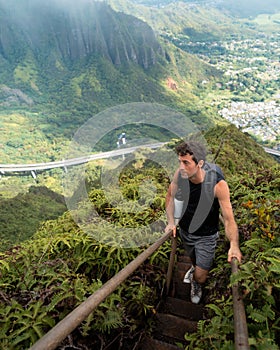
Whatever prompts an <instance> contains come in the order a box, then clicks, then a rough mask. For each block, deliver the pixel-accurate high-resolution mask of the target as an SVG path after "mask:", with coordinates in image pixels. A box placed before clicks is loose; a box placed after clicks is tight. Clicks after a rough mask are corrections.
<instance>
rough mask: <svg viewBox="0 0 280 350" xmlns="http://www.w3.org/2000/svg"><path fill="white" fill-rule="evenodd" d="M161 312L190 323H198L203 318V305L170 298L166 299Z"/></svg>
mask: <svg viewBox="0 0 280 350" xmlns="http://www.w3.org/2000/svg"><path fill="white" fill-rule="evenodd" d="M161 312H163V313H166V314H172V315H175V316H179V317H183V318H185V319H188V320H191V321H199V320H201V319H203V318H204V317H203V314H204V307H203V305H199V304H193V303H192V302H189V301H185V300H182V299H177V298H171V297H167V298H166V300H165V303H164V304H163V306H162V310H161Z"/></svg>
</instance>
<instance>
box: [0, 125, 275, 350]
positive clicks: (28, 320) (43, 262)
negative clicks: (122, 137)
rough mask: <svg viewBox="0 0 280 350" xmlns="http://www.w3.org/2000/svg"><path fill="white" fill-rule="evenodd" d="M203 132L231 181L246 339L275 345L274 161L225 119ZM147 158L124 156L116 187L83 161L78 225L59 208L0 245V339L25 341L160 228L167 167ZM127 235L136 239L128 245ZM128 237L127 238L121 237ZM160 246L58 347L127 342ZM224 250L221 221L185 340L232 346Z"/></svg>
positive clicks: (9, 344) (141, 324)
mask: <svg viewBox="0 0 280 350" xmlns="http://www.w3.org/2000/svg"><path fill="white" fill-rule="evenodd" d="M205 139H206V140H207V143H208V146H209V149H210V151H211V155H212V156H211V157H212V160H213V159H215V161H216V162H217V164H219V165H220V166H221V167H222V169H223V171H224V172H225V174H226V178H227V180H228V183H229V185H230V189H231V195H232V203H233V207H234V212H235V216H236V220H237V222H238V226H239V230H240V244H241V250H242V253H243V256H244V262H243V264H242V265H241V266H240V272H239V273H238V274H237V276H236V277H235V280H234V281H236V280H238V281H239V282H240V283H241V285H242V293H243V297H244V303H245V307H246V313H247V321H248V327H249V336H250V344H251V346H252V348H254V349H267V348H270V349H278V347H279V345H280V344H279V327H278V324H279V320H280V315H279V293H280V286H279V266H280V261H279V235H278V232H279V215H280V213H279V192H280V186H279V178H280V177H279V164H278V163H277V162H276V161H275V160H273V158H271V157H270V156H269V155H267V154H266V153H265V152H264V151H263V150H262V148H261V147H260V146H258V145H257V144H256V143H255V142H254V141H253V140H252V139H251V138H250V137H249V136H248V135H245V134H243V133H241V132H240V131H238V129H236V128H235V127H232V126H230V127H216V128H214V129H211V130H210V131H208V132H207V133H206V134H205ZM173 147H174V142H172V143H170V144H169V145H167V146H165V147H164V148H163V149H162V150H160V151H157V160H158V162H160V158H161V157H163V158H164V157H166V154H167V153H166V152H169V149H172V148H173ZM152 158H153V157H152V155H151V153H149V152H148V151H145V152H140V154H139V153H135V154H134V155H133V156H130V158H129V162H128V163H127V166H126V167H125V168H124V169H123V170H122V171H121V172H120V175H119V181H118V184H117V186H118V188H115V187H114V186H115V184H112V188H111V187H109V188H106V189H104V188H103V186H102V181H101V178H100V176H101V169H100V165H94V164H93V165H91V166H89V167H88V170H87V185H86V186H87V189H88V196H89V199H90V202H91V203H92V204H93V205H94V207H95V210H96V212H97V213H98V217H96V216H93V217H92V216H88V213H89V210H88V203H83V202H81V203H80V204H79V215H80V216H83V218H82V219H83V220H82V222H83V223H85V222H86V223H87V226H84V229H83V225H80V222H81V221H80V222H79V221H77V220H76V219H75V221H74V220H73V218H72V216H71V214H70V212H65V213H64V214H63V215H62V216H60V217H59V218H58V219H56V220H49V221H46V222H45V223H43V224H42V225H41V226H40V228H39V229H38V230H37V231H36V233H34V235H33V236H32V238H31V239H27V240H26V241H24V242H18V244H17V245H16V246H12V247H11V248H10V249H8V250H6V251H5V250H3V251H2V253H1V260H0V266H1V272H0V273H1V282H0V283H1V295H0V298H1V314H2V315H4V318H2V319H1V321H0V322H1V331H0V344H1V347H2V348H3V349H22V348H27V347H29V346H30V345H31V344H33V343H34V342H35V341H36V340H37V339H38V338H40V337H41V336H42V335H43V334H44V333H45V332H47V331H48V330H49V329H50V328H51V327H53V326H54V325H55V324H56V323H57V322H58V321H59V320H60V319H62V318H63V317H64V316H65V315H66V314H67V313H69V312H70V311H71V310H72V309H73V308H74V307H75V306H77V305H78V304H79V303H81V302H82V301H84V300H85V298H86V297H88V296H89V295H90V294H91V293H93V292H94V291H95V290H96V289H98V288H100V286H102V284H103V283H105V282H106V281H107V280H108V279H109V278H111V277H112V276H113V275H114V274H115V273H116V272H118V271H119V270H120V269H121V268H123V267H124V266H125V265H126V264H127V263H129V262H130V261H131V260H133V259H134V258H135V257H136V256H137V255H138V254H139V253H140V252H141V251H142V250H143V249H144V248H145V247H146V246H147V243H148V242H149V241H150V240H155V239H156V238H157V237H159V236H160V235H161V234H162V232H163V228H164V225H165V215H164V198H165V193H166V189H167V186H168V183H169V177H168V175H167V173H166V171H165V169H162V167H159V166H158V163H155V162H153V161H151V159H152ZM108 171H112V170H110V169H108ZM147 181H148V182H147ZM143 183H144V184H145V187H144V188H145V192H144V194H143V186H142V187H141V184H143ZM147 183H150V184H152V187H149V186H147ZM140 189H141V191H140ZM46 205H47V206H48V204H46ZM50 205H52V204H51V203H50ZM21 212H23V213H24V206H22V208H21V209H20V208H19V209H18V214H19V215H18V218H19V220H18V221H16V220H14V224H15V225H16V223H17V225H18V231H19V232H20V231H21V229H23V230H24V225H25V223H26V224H28V221H24V220H22V216H21ZM74 217H75V215H74ZM99 218H102V220H101V221H100V220H99ZM85 228H86V229H85ZM89 228H90V229H89ZM132 232H136V234H134V235H132ZM9 234H10V233H9ZM137 235H139V237H138V238H139V240H138V242H140V241H141V242H142V245H140V246H139V245H135V242H137ZM140 236H141V240H140ZM143 237H144V238H143ZM130 240H133V242H134V243H133V242H132V241H131V242H132V244H131V245H130V244H129V242H130ZM120 242H125V245H122V244H120ZM143 242H144V243H143ZM145 242H146V244H145ZM122 246H123V247H122ZM169 251H170V242H167V243H165V244H164V246H162V247H161V248H160V249H159V250H158V251H157V252H156V253H154V254H153V255H152V257H151V258H150V259H148V260H147V261H146V262H145V263H144V264H143V265H142V266H141V267H140V268H139V269H138V270H137V271H136V272H135V273H133V274H132V275H131V277H130V278H129V279H128V280H127V281H126V282H125V283H123V284H122V285H121V286H120V287H119V288H118V289H117V290H116V291H115V292H114V293H113V294H112V295H111V296H110V297H109V298H107V299H106V301H104V302H103V303H102V304H101V305H100V307H98V308H97V309H96V311H95V312H94V313H93V314H91V315H90V316H89V317H88V318H87V319H86V321H84V322H82V324H81V325H80V326H79V327H78V329H77V330H75V332H73V334H71V336H70V337H68V338H67V340H65V342H64V343H63V344H62V345H61V347H60V348H61V349H62V348H63V346H66V345H67V344H74V345H75V346H77V347H78V348H83V346H85V348H87V347H86V346H89V348H90V347H92V346H95V347H98V348H99V347H100V348H102V346H105V345H106V344H109V343H111V342H113V343H114V344H115V346H116V347H117V348H119V349H130V348H131V346H132V344H133V346H135V344H137V343H138V342H139V341H140V338H141V337H142V336H143V334H144V333H145V332H149V331H150V330H151V327H152V325H153V321H152V320H153V318H152V316H153V314H154V313H155V312H156V310H157V305H158V301H159V298H160V295H161V292H162V289H163V288H164V284H165V277H166V275H165V274H166V269H167V265H168V259H169ZM226 252H227V241H226V239H225V238H224V235H223V229H222V227H221V238H220V242H219V247H218V252H217V257H216V260H215V265H214V268H213V269H212V270H211V275H210V277H209V281H208V282H207V288H208V296H207V305H206V307H207V310H208V311H207V318H206V319H204V320H203V321H200V322H199V327H198V333H197V334H188V335H186V338H187V339H188V341H189V344H190V345H189V348H190V349H193V348H194V347H197V348H206V347H210V348H211V346H212V347H213V346H214V347H215V348H219V349H233V319H232V317H233V315H232V312H233V311H232V298H231V292H230V283H232V282H234V281H231V280H230V265H228V264H227V262H226ZM87 344H90V345H87ZM121 344H122V345H121ZM206 344H208V345H206Z"/></svg>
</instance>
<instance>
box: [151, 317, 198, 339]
mask: <svg viewBox="0 0 280 350" xmlns="http://www.w3.org/2000/svg"><path fill="white" fill-rule="evenodd" d="M155 316H156V328H155V331H154V335H155V338H160V337H162V336H163V337H168V338H173V339H177V340H178V341H185V334H186V333H193V332H195V331H196V330H197V322H196V321H191V320H187V319H184V318H182V317H178V316H175V315H171V314H164V313H158V314H156V315H155Z"/></svg>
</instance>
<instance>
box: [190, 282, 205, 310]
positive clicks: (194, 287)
mask: <svg viewBox="0 0 280 350" xmlns="http://www.w3.org/2000/svg"><path fill="white" fill-rule="evenodd" d="M201 297H202V288H201V285H200V284H199V283H197V282H196V281H195V280H194V279H193V278H192V281H191V301H192V303H194V304H198V303H199V302H200V299H201Z"/></svg>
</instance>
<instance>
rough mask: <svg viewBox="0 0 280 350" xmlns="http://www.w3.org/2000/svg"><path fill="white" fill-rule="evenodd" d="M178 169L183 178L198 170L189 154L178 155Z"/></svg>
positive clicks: (194, 173)
mask: <svg viewBox="0 0 280 350" xmlns="http://www.w3.org/2000/svg"><path fill="white" fill-rule="evenodd" d="M178 161H179V169H180V173H181V176H182V177H183V178H189V179H191V178H192V177H194V176H196V174H197V171H198V170H199V166H198V164H196V162H195V161H194V160H193V159H192V156H191V155H190V154H186V155H185V156H179V157H178Z"/></svg>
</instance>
